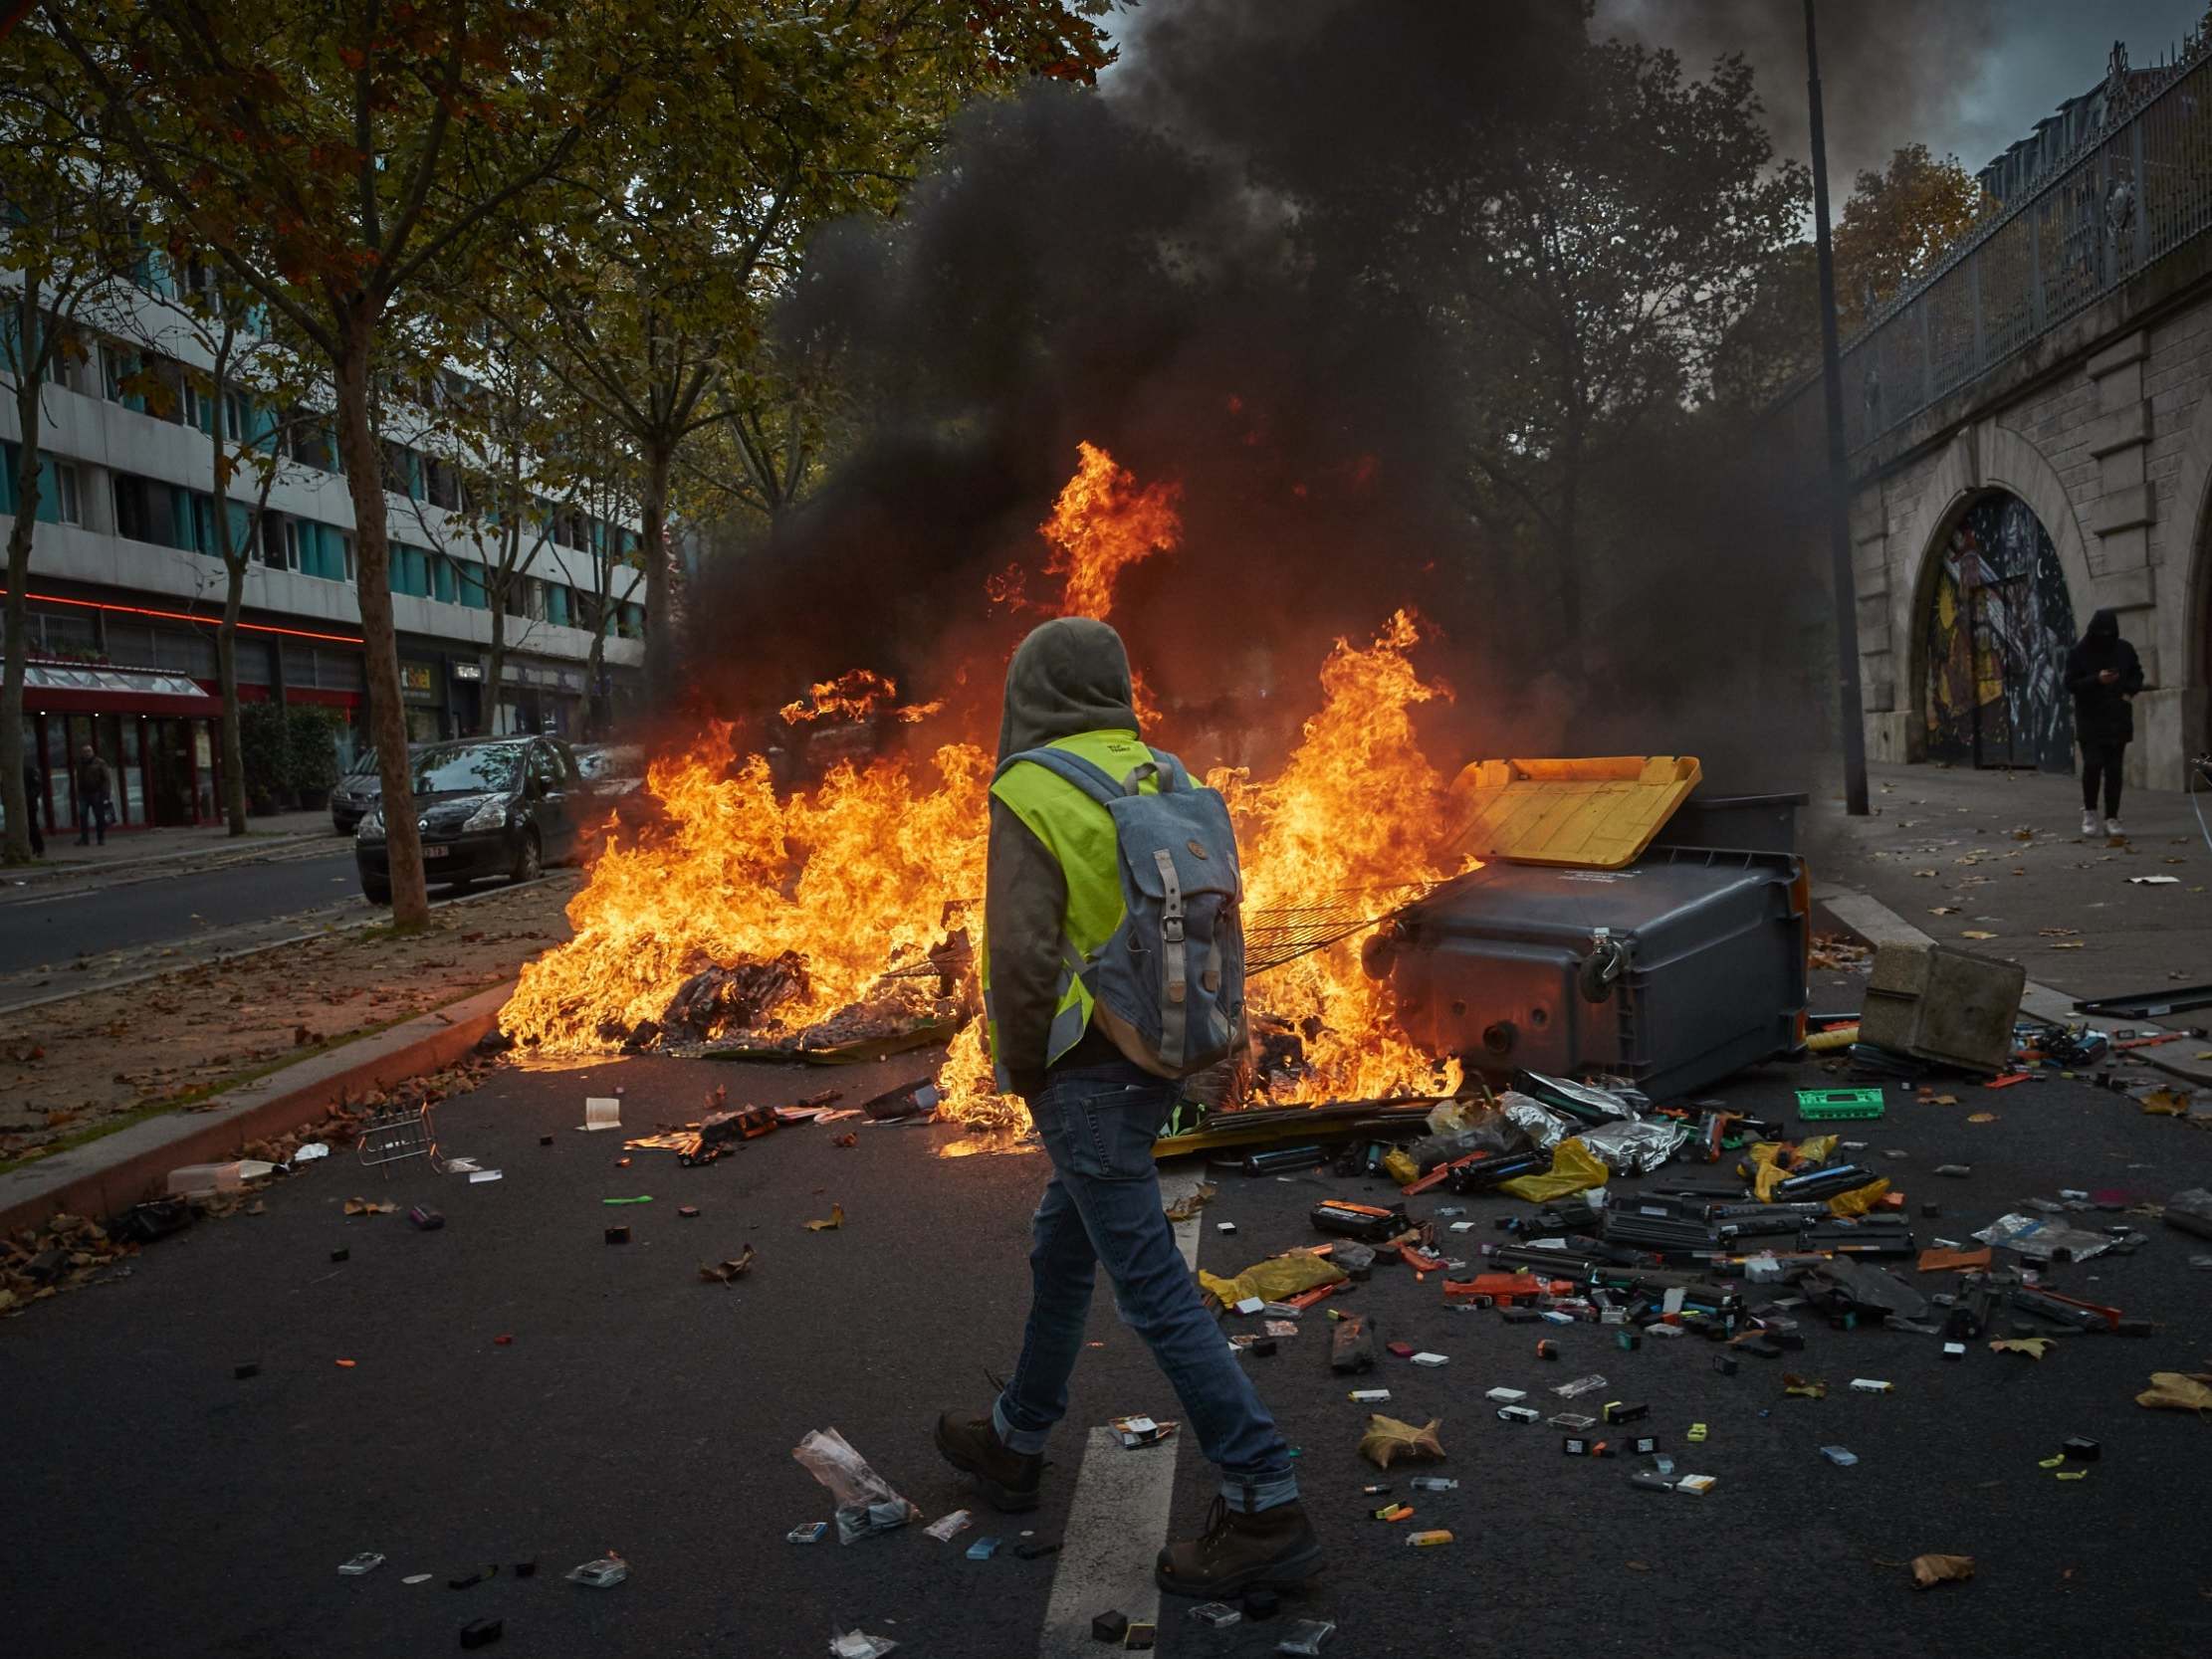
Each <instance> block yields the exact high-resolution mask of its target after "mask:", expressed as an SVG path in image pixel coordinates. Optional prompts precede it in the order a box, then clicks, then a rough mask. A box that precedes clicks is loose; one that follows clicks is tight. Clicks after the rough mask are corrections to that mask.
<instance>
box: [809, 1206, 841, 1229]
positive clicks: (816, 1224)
mask: <svg viewBox="0 0 2212 1659" xmlns="http://www.w3.org/2000/svg"><path fill="white" fill-rule="evenodd" d="M844 1224H845V1206H844V1205H842V1204H831V1205H830V1206H829V1214H828V1215H826V1216H824V1217H823V1218H822V1219H821V1220H819V1221H809V1222H807V1223H806V1230H807V1231H808V1232H810V1233H829V1232H835V1231H836V1230H837V1229H838V1228H839V1227H842V1226H843V1225H844Z"/></svg>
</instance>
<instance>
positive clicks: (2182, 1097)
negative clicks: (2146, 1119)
mask: <svg viewBox="0 0 2212 1659" xmlns="http://www.w3.org/2000/svg"><path fill="white" fill-rule="evenodd" d="M2143 1110H2144V1111H2145V1112H2147V1113H2149V1114H2150V1115H2151V1116H2152V1117H2153V1118H2178V1117H2180V1116H2182V1114H2184V1113H2186V1112H2187V1111H2188V1110H2189V1092H2188V1091H2187V1090H2185V1089H2153V1090H2151V1091H2150V1093H2149V1094H2147V1095H2145V1096H2143Z"/></svg>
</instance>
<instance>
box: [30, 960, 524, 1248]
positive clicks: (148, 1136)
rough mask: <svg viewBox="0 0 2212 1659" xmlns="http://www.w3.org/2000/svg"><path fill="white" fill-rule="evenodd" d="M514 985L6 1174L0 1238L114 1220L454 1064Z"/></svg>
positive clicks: (493, 1020) (489, 1024) (494, 1018)
mask: <svg viewBox="0 0 2212 1659" xmlns="http://www.w3.org/2000/svg"><path fill="white" fill-rule="evenodd" d="M514 991H515V981H513V980H509V981H507V982H506V983H505V984H500V985H495V986H493V987H492V988H491V989H490V990H488V991H479V992H477V994H476V995H474V996H472V997H469V998H467V999H466V1000H465V1001H461V1002H455V1003H452V1004H449V1005H448V1006H446V1007H444V1008H433V1009H432V1010H431V1011H430V1012H429V1013H427V1014H418V1015H416V1016H415V1017H414V1018H413V1019H411V1020H408V1021H407V1022H406V1023H404V1024H402V1025H395V1026H393V1027H392V1028H391V1029H390V1030H389V1031H380V1032H378V1033H377V1034H376V1035H375V1036H373V1037H363V1038H361V1039H360V1040H359V1041H357V1042H351V1043H346V1044H344V1045H343V1046H342V1047H339V1048H334V1049H332V1050H330V1051H328V1052H327V1053H323V1054H319V1055H317V1056H315V1057H314V1058H313V1059H311V1060H303V1061H301V1062H300V1063H299V1064H298V1065H296V1066H287V1067H285V1068H283V1069H282V1070H281V1071H276V1072H272V1073H270V1074H269V1075H268V1076H267V1077H264V1078H259V1079H256V1080H255V1081H254V1082H252V1083H248V1084H245V1085H243V1086H241V1087H239V1088H237V1089H233V1090H232V1091H230V1093H228V1094H226V1095H220V1096H218V1097H216V1101H215V1104H214V1108H213V1110H211V1111H199V1112H190V1113H186V1112H169V1113H164V1114H162V1115H161V1116H160V1117H158V1118H149V1119H147V1120H146V1121H145V1122H144V1123H140V1124H133V1125H131V1126H130V1127H129V1128H128V1129H124V1130H117V1131H116V1132H115V1133H114V1134H113V1135H109V1136H103V1137H102V1138H101V1139H100V1140H98V1141H89V1142H87V1143H86V1144H85V1145H83V1146H73V1147H71V1148H70V1149H69V1150H67V1151H61V1152H56V1153H55V1154H54V1155H53V1156H51V1157H43V1158H40V1159H39V1160H38V1161H37V1162H35V1163H32V1164H28V1165H26V1166H25V1167H23V1168H21V1169H16V1170H11V1171H10V1172H9V1173H7V1174H6V1175H0V1234H6V1233H12V1232H14V1231H16V1230H17V1229H18V1228H21V1227H35V1226H37V1225H39V1224H40V1223H41V1222H43V1221H45V1220H46V1219H47V1218H48V1217H49V1216H51V1215H55V1214H57V1213H60V1212H63V1211H67V1212H69V1213H70V1214H73V1215H90V1216H92V1217H94V1218H95V1219H96V1220H101V1221H105V1220H107V1219H108V1218H109V1217H111V1216H112V1215H115V1214H117V1213H119V1212H120V1211H122V1210H125V1209H128V1208H129V1207H130V1206H131V1205H132V1204H135V1203H138V1202H140V1201H142V1200H144V1199H147V1198H157V1197H160V1196H161V1195H162V1193H163V1191H165V1190H166V1186H167V1176H168V1172H169V1171H170V1170H171V1169H174V1168H176V1167H177V1166H178V1165H179V1164H185V1163H212V1162H217V1161H220V1160H222V1159H225V1158H228V1157H231V1156H234V1155H237V1154H238V1153H239V1149H240V1148H241V1147H242V1146H244V1145H245V1143H246V1142H247V1141H256V1140H260V1139H262V1138H263V1137H266V1136H271V1135H282V1134H284V1133H285V1132H286V1131H287V1130H294V1129H298V1128H300V1127H301V1126H303V1125H306V1124H312V1123H314V1122H316V1121H317V1120H318V1119H320V1118H321V1117H322V1116H323V1114H324V1113H325V1111H327V1110H328V1109H329V1108H331V1107H332V1106H335V1105H337V1104H338V1103H339V1101H340V1100H341V1099H343V1098H345V1097H347V1096H351V1095H361V1094H365V1093H367V1092H368V1091H370V1090H372V1089H380V1088H386V1087H388V1086H390V1085H392V1084H395V1083H399V1082H402V1081H404V1080H405V1079H407V1078H410V1077H414V1076H416V1075H417V1074H419V1073H422V1072H426V1071H434V1070H436V1069H437V1068H438V1067H440V1066H444V1065H450V1064H451V1063H452V1062H453V1061H455V1060H458V1059H459V1058H460V1057H461V1056H462V1055H464V1054H466V1053H468V1052H469V1050H471V1049H473V1048H474V1047H475V1046H476V1045H477V1043H478V1042H480V1041H481V1040H482V1039H483V1038H484V1036H485V1034H486V1033H487V1032H489V1031H491V1030H492V1029H493V1028H494V1027H495V1026H497V1025H498V1023H499V1012H500V1010H501V1009H502V1008H504V1007H505V1006H506V1005H507V999H508V998H509V997H510V996H512V995H513V994H514Z"/></svg>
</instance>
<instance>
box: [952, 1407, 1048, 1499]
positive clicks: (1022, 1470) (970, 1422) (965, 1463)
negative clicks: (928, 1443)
mask: <svg viewBox="0 0 2212 1659" xmlns="http://www.w3.org/2000/svg"><path fill="white" fill-rule="evenodd" d="M937 1449H938V1450H939V1451H941V1452H943V1453H944V1454H945V1461H946V1462H947V1463H950V1464H951V1465H952V1466H953V1467H954V1468H955V1469H958V1470H960V1471H961V1472H962V1473H963V1474H969V1475H974V1476H975V1477H976V1485H977V1487H978V1488H979V1489H981V1491H982V1492H983V1495H984V1500H985V1502H987V1503H988V1504H990V1505H991V1507H992V1508H993V1509H995V1510H997V1511H999V1512H1001V1513H1002V1514H1007V1515H1014V1514H1018V1513H1020V1512H1021V1511H1022V1510H1033V1509H1035V1508H1036V1507H1037V1486H1038V1484H1039V1482H1041V1481H1042V1479H1043V1477H1044V1459H1043V1458H1041V1457H1038V1456H1037V1455H1035V1454H1034V1453H1032V1452H1015V1451H1008V1450H1007V1449H1006V1447H1005V1446H1004V1444H1003V1443H1001V1442H1000V1440H999V1438H998V1431H997V1429H996V1428H995V1427H993V1426H992V1421H991V1418H990V1417H989V1416H988V1415H986V1416H982V1417H963V1416H960V1415H959V1414H957V1413H955V1412H951V1411H948V1412H946V1413H945V1414H944V1415H943V1416H942V1417H940V1418H938V1419H937Z"/></svg>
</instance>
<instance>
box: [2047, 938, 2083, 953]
mask: <svg viewBox="0 0 2212 1659" xmlns="http://www.w3.org/2000/svg"><path fill="white" fill-rule="evenodd" d="M2051 948H2052V949H2054V950H2087V949H2088V948H2089V940H2087V939H2079V938H2078V939H2061V940H2060V941H2059V942H2057V943H2055V944H2053V945H2052V946H2051Z"/></svg>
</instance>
